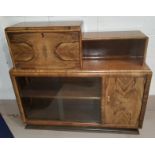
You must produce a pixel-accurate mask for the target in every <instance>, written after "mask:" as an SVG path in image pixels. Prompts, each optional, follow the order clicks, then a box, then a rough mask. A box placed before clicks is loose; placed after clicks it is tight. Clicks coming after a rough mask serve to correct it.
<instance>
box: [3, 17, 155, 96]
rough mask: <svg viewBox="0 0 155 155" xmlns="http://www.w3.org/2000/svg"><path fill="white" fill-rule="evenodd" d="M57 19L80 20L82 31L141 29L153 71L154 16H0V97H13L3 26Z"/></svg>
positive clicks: (154, 87)
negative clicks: (147, 41)
mask: <svg viewBox="0 0 155 155" xmlns="http://www.w3.org/2000/svg"><path fill="white" fill-rule="evenodd" d="M59 20H82V21H83V22H84V26H83V31H86V32H87V31H119V30H141V31H143V32H144V33H145V34H146V35H148V37H149V45H148V51H147V60H146V61H147V63H148V65H149V66H150V68H151V69H152V71H153V72H155V17H142V16H141V17H116V16H115V17H106V16H104V17H101V16H100V17H98V16H96V17H92V16H89V17H86V16H76V17H73V16H72V17H66V16H65V17H63V16H59V17H57V16H37V17H34V16H13V17H4V16H1V17H0V99H14V98H15V96H14V93H13V89H12V84H11V81H10V77H9V69H10V68H11V67H12V62H11V59H10V56H9V51H8V46H7V43H6V39H5V34H4V28H5V27H7V26H11V25H13V24H16V23H18V22H27V21H59ZM150 94H151V95H155V78H154V75H153V78H152V83H151V90H150Z"/></svg>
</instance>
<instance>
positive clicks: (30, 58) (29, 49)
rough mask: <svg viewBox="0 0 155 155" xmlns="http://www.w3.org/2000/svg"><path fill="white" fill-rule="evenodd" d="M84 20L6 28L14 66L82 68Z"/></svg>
mask: <svg viewBox="0 0 155 155" xmlns="http://www.w3.org/2000/svg"><path fill="white" fill-rule="evenodd" d="M81 24H82V22H52V23H50V22H48V23H42V22H35V23H20V24H16V25H14V26H12V27H8V28H6V29H5V32H6V36H7V40H8V43H9V47H10V52H11V56H12V60H13V63H14V66H15V67H16V68H23V69H44V68H46V69H47V68H49V69H80V68H81V66H82V61H81V60H82V59H81V56H82V54H81V40H82V39H81Z"/></svg>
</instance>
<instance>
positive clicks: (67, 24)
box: [5, 21, 82, 32]
mask: <svg viewBox="0 0 155 155" xmlns="http://www.w3.org/2000/svg"><path fill="white" fill-rule="evenodd" d="M81 25H82V22H81V21H63V22H61V21H59V22H22V23H18V24H15V25H12V26H10V27H7V28H6V29H5V30H6V31H7V32H10V31H26V32H27V31H34V30H42V31H43V30H45V31H48V30H56V31H60V30H62V31H65V30H67V31H81Z"/></svg>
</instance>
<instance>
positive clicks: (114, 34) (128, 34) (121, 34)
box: [83, 31, 148, 40]
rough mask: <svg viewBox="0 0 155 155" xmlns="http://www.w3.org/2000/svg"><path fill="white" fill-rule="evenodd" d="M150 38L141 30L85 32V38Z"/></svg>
mask: <svg viewBox="0 0 155 155" xmlns="http://www.w3.org/2000/svg"><path fill="white" fill-rule="evenodd" d="M146 38H148V37H147V36H146V35H145V34H144V33H142V32H141V31H111V32H108V31H107V32H84V33H83V40H103V39H109V40H110V39H146Z"/></svg>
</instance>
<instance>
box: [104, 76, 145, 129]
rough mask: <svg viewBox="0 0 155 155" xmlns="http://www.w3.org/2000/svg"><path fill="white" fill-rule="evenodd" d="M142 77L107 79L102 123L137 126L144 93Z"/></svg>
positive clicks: (143, 79)
mask: <svg viewBox="0 0 155 155" xmlns="http://www.w3.org/2000/svg"><path fill="white" fill-rule="evenodd" d="M144 83H145V78H144V77H109V78H107V80H106V90H105V97H106V98H105V100H104V102H105V103H104V123H105V124H111V125H116V126H124V127H125V126H128V127H130V126H132V127H133V126H135V127H136V126H137V125H138V119H139V115H140V110H141V105H142V98H143V92H144Z"/></svg>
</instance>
